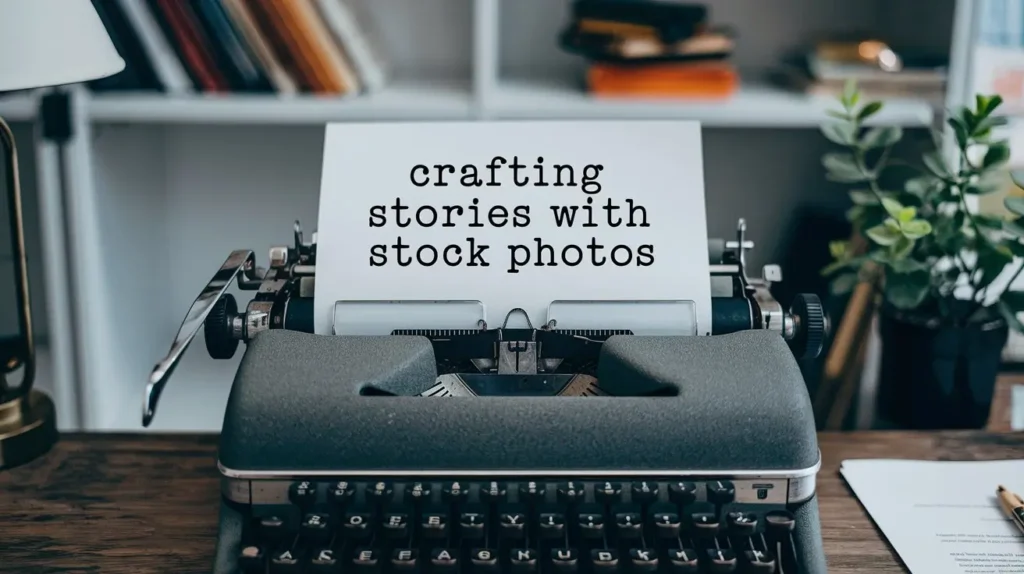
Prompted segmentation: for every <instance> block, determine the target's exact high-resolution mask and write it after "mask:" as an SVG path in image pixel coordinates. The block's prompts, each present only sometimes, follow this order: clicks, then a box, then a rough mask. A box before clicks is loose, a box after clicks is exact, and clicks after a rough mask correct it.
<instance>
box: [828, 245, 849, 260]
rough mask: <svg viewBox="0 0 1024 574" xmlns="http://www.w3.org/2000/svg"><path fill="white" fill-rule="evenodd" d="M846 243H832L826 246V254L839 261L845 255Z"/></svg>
mask: <svg viewBox="0 0 1024 574" xmlns="http://www.w3.org/2000/svg"><path fill="white" fill-rule="evenodd" d="M846 245H847V242H846V241H832V242H829V244H828V252H829V254H830V255H832V257H833V258H834V259H839V258H841V257H842V256H843V255H845V254H846Z"/></svg>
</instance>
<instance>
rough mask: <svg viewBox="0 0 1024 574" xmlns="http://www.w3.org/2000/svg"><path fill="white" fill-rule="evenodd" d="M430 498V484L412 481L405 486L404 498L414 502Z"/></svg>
mask: <svg viewBox="0 0 1024 574" xmlns="http://www.w3.org/2000/svg"><path fill="white" fill-rule="evenodd" d="M428 498H430V484H429V483H427V484H424V483H422V482H414V483H412V484H410V485H408V486H406V487H405V500H406V501H407V502H412V503H416V502H419V501H421V500H426V499H428Z"/></svg>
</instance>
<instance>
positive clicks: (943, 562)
mask: <svg viewBox="0 0 1024 574" xmlns="http://www.w3.org/2000/svg"><path fill="white" fill-rule="evenodd" d="M840 472H841V473H842V475H843V478H845V479H846V481H847V482H848V483H849V485H850V488H852V489H853V492H854V494H855V495H856V496H857V498H858V499H859V500H860V502H861V503H862V504H863V505H864V508H865V509H866V510H867V512H868V514H870V515H871V518H872V519H873V520H874V521H875V524H877V525H878V527H879V528H880V529H881V530H882V534H883V535H884V536H885V537H886V538H887V539H888V540H889V543H890V544H892V546H893V548H894V549H895V550H896V552H897V554H899V555H900V558H901V559H902V560H903V562H904V563H905V564H906V565H907V568H909V569H910V571H911V572H913V573H914V574H947V573H948V574H981V573H985V574H989V573H991V574H1003V573H1010V572H1024V537H1022V535H1021V533H1020V531H1019V530H1017V528H1016V527H1015V526H1014V525H1013V523H1012V522H1010V519H1009V518H1008V517H1007V516H1006V514H1004V513H1003V511H1002V510H1001V509H1000V507H999V502H998V501H997V499H996V488H997V487H998V486H999V485H1000V484H1002V485H1003V486H1005V487H1006V488H1008V489H1010V490H1012V491H1014V492H1016V493H1018V494H1020V493H1024V460H1010V461H970V462H950V461H940V462H935V461H912V460H874V459H871V460H846V461H843V464H842V467H841V469H840Z"/></svg>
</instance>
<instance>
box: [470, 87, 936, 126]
mask: <svg viewBox="0 0 1024 574" xmlns="http://www.w3.org/2000/svg"><path fill="white" fill-rule="evenodd" d="M836 107H838V106H837V105H836V104H835V100H834V98H831V97H821V96H808V95H804V94H799V93H794V92H789V91H786V90H783V89H781V88H775V87H772V86H768V85H763V84H756V83H748V84H744V85H742V87H741V88H740V89H739V91H738V92H737V93H736V94H735V95H734V96H732V97H731V98H730V99H728V100H720V101H719V100H697V99H693V100H687V101H681V100H665V99H647V100H637V99H632V98H631V99H624V98H623V99H612V98H598V97H594V96H592V95H589V94H587V93H586V92H584V91H583V89H582V88H581V87H580V86H578V85H574V84H573V82H572V80H571V79H554V80H545V79H533V78H531V79H522V80H519V79H507V80H503V81H501V82H500V83H499V84H498V86H497V87H496V88H495V93H494V94H493V95H491V97H490V98H489V101H488V103H487V109H488V110H489V112H490V114H491V115H492V117H495V118H498V119H687V120H699V121H700V122H701V123H702V124H703V125H705V126H708V127H737V128H810V127H818V126H820V125H821V124H822V122H824V121H826V120H827V119H828V116H827V115H826V114H825V112H826V110H829V109H834V108H836ZM934 113H935V112H934V110H933V108H932V106H931V105H930V104H929V103H928V102H927V101H925V100H914V99H899V100H890V101H887V102H886V103H885V107H884V108H883V110H882V111H881V112H879V113H878V115H877V116H876V117H875V118H873V121H871V122H869V123H871V124H874V125H900V126H907V127H919V126H928V125H930V124H931V122H932V119H933V116H934Z"/></svg>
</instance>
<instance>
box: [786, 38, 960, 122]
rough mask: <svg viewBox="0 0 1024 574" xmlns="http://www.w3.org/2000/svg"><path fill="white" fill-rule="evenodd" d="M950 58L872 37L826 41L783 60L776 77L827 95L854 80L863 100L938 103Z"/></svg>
mask: <svg viewBox="0 0 1024 574" xmlns="http://www.w3.org/2000/svg"><path fill="white" fill-rule="evenodd" d="M948 64H949V57H948V56H947V55H945V54H933V53H931V52H927V51H921V50H915V49H912V48H899V47H893V46H890V45H888V44H887V43H885V42H882V41H879V40H873V39H861V40H851V41H845V40H826V41H822V42H819V43H817V44H815V45H814V46H813V47H811V48H810V49H807V50H805V51H803V52H800V53H797V54H794V55H792V56H790V57H787V58H785V59H784V60H783V63H782V66H781V67H780V68H779V70H778V73H777V74H775V77H776V78H777V79H778V81H779V82H780V83H781V84H782V85H783V86H785V87H788V88H792V89H795V90H797V91H800V92H803V93H806V94H809V95H815V96H826V97H829V98H834V97H837V96H838V95H839V94H841V93H842V91H843V87H844V86H845V85H846V82H847V80H855V81H856V82H857V87H858V88H859V89H860V90H861V92H862V93H863V95H864V97H865V98H867V99H873V100H874V99H878V100H882V99H888V98H917V99H922V100H926V101H928V102H929V103H930V104H932V105H934V106H935V107H938V108H942V107H943V106H944V102H945V95H946V71H947V66H948Z"/></svg>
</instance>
